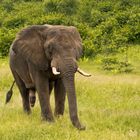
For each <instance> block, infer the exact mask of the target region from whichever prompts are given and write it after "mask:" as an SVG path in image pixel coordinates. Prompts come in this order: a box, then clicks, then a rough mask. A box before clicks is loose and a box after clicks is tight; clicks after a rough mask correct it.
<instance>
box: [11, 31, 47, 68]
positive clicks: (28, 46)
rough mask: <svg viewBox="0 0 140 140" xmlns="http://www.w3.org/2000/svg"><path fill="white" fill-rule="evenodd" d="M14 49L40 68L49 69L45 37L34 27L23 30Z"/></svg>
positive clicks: (15, 42) (14, 44)
mask: <svg viewBox="0 0 140 140" xmlns="http://www.w3.org/2000/svg"><path fill="white" fill-rule="evenodd" d="M12 49H13V51H14V52H15V53H16V54H17V55H21V56H23V57H24V58H25V59H26V61H28V62H30V63H32V64H33V65H34V66H35V67H36V68H38V69H40V70H47V69H48V60H47V58H46V56H45V52H44V47H43V38H42V37H41V35H40V34H39V32H37V30H34V29H30V28H29V29H28V28H26V29H24V30H22V31H21V32H20V33H19V34H18V36H17V38H16V40H15V41H14V43H13V44H12Z"/></svg>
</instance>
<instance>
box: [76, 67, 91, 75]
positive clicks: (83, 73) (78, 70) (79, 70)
mask: <svg viewBox="0 0 140 140" xmlns="http://www.w3.org/2000/svg"><path fill="white" fill-rule="evenodd" d="M77 72H79V73H80V74H81V75H83V76H86V77H90V76H91V74H88V73H86V72H84V71H83V70H81V69H80V68H78V69H77Z"/></svg>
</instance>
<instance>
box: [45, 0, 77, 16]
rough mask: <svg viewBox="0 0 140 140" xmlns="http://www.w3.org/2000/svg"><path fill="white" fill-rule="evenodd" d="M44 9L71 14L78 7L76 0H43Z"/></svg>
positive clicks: (49, 11)
mask: <svg viewBox="0 0 140 140" xmlns="http://www.w3.org/2000/svg"><path fill="white" fill-rule="evenodd" d="M44 6H45V11H46V12H47V13H51V12H57V13H63V14H66V15H73V14H75V13H76V11H77V8H78V0H45V2H44Z"/></svg>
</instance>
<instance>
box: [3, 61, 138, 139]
mask: <svg viewBox="0 0 140 140" xmlns="http://www.w3.org/2000/svg"><path fill="white" fill-rule="evenodd" d="M135 63H136V61H135ZM136 66H137V67H139V66H140V64H138V63H137V65H136ZM80 67H81V68H83V69H85V70H86V71H88V72H90V73H91V74H92V77H90V78H85V77H82V76H81V75H79V74H76V90H77V101H78V112H79V117H80V120H81V122H82V123H83V124H84V125H86V131H78V130H77V129H75V128H74V127H73V126H72V124H71V122H70V119H69V113H68V103H67V101H66V108H65V114H64V116H62V117H60V118H59V119H58V118H55V123H53V124H49V123H47V122H42V121H41V117H40V106H39V103H38V100H37V103H36V105H35V107H34V108H33V109H32V114H31V115H29V116H28V115H26V114H24V112H23V111H22V104H21V97H20V95H19V92H18V89H17V87H16V86H15V87H14V94H13V97H12V99H11V102H10V103H9V104H7V105H5V104H4V102H5V95H6V92H7V91H8V89H9V87H10V85H11V83H12V81H13V78H12V75H11V72H10V69H9V66H8V60H7V58H6V59H0V140H21V139H22V140H56V139H57V140H139V139H140V75H139V72H137V73H131V74H115V75H114V74H110V73H106V72H104V71H101V70H100V71H98V70H97V67H98V66H97V65H96V66H95V64H94V63H93V62H91V61H87V62H80ZM137 71H140V70H138V69H137ZM51 105H52V109H54V98H53V94H52V96H51Z"/></svg>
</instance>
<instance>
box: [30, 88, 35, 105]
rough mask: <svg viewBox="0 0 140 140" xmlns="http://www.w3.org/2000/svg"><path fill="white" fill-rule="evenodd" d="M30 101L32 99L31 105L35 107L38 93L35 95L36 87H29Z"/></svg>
mask: <svg viewBox="0 0 140 140" xmlns="http://www.w3.org/2000/svg"><path fill="white" fill-rule="evenodd" d="M29 101H30V105H31V107H34V105H35V101H36V95H35V89H34V88H32V89H29Z"/></svg>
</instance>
